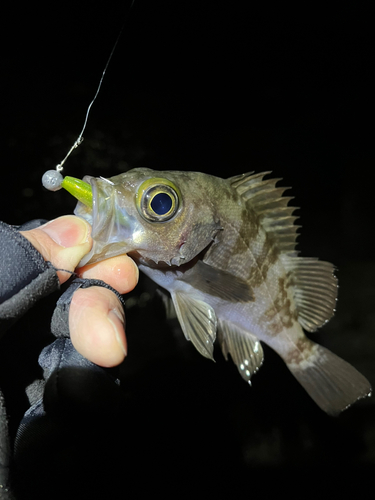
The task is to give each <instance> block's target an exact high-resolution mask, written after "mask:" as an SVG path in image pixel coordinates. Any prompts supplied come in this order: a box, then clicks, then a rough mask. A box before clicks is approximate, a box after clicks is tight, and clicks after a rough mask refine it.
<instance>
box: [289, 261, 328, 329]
mask: <svg viewBox="0 0 375 500" xmlns="http://www.w3.org/2000/svg"><path fill="white" fill-rule="evenodd" d="M282 260H283V263H284V267H285V269H286V271H287V273H288V274H289V279H290V282H291V285H292V286H293V288H294V300H295V303H296V306H297V311H298V321H299V323H300V324H301V326H302V327H303V328H304V329H305V330H307V331H308V332H314V331H315V330H317V329H318V328H320V327H321V326H323V325H324V324H325V323H327V321H329V320H330V319H331V318H332V316H333V315H334V313H335V307H336V299H337V278H336V276H335V274H334V271H335V268H334V266H333V264H331V263H329V262H324V261H321V260H319V259H316V258H307V257H290V256H283V258H282Z"/></svg>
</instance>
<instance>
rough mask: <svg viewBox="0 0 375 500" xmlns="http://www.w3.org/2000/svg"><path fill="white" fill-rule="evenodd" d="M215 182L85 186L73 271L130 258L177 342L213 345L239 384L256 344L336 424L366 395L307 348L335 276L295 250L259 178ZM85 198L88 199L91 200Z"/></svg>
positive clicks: (199, 176)
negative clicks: (172, 316) (151, 286)
mask: <svg viewBox="0 0 375 500" xmlns="http://www.w3.org/2000/svg"><path fill="white" fill-rule="evenodd" d="M268 173H269V172H266V173H260V174H253V173H249V174H243V175H237V176H235V177H231V178H229V179H221V178H218V177H214V176H211V175H206V174H203V173H199V172H177V171H165V172H155V171H153V170H150V169H147V168H136V169H133V170H130V171H129V172H126V173H124V174H121V175H117V176H116V177H112V178H111V179H104V178H99V179H96V178H93V177H86V178H85V179H84V180H85V181H86V182H87V183H89V184H90V185H91V190H92V198H90V201H89V202H86V203H82V202H79V203H78V205H77V208H76V210H75V213H76V214H77V215H79V216H82V217H83V218H84V219H86V220H87V221H88V222H89V223H90V224H92V227H93V231H92V236H93V239H94V245H93V249H92V251H91V253H90V254H89V256H87V258H86V259H85V261H83V262H82V264H85V263H88V262H90V263H92V262H95V261H98V260H102V259H104V258H108V257H111V256H114V255H119V254H122V253H128V254H129V255H130V256H131V257H132V258H133V259H134V260H135V262H136V263H137V264H138V266H139V268H140V270H141V271H143V272H144V273H145V274H146V275H147V276H149V277H150V278H151V279H152V280H153V281H155V282H156V283H157V284H158V285H160V286H161V287H163V288H164V289H166V290H168V292H169V293H170V295H171V298H172V301H173V304H174V307H175V310H176V314H177V317H178V320H179V322H180V325H181V328H182V330H183V332H184V334H185V337H186V338H187V339H188V340H191V342H192V343H193V344H194V346H195V347H196V348H197V350H198V351H199V352H200V353H201V354H202V355H203V356H205V357H207V358H213V348H214V342H215V339H216V337H217V338H218V341H219V344H220V346H221V349H222V351H223V353H224V356H225V357H226V358H228V354H230V356H231V358H232V360H233V361H234V363H235V364H236V365H237V368H238V370H239V372H240V374H241V376H242V378H244V379H245V380H246V381H247V382H249V383H250V379H251V377H252V375H253V374H254V373H256V372H257V371H258V369H259V368H260V366H261V365H262V363H263V350H262V344H261V342H265V343H266V344H267V345H269V346H270V347H271V348H272V349H273V350H274V351H276V352H277V353H278V354H279V355H280V356H281V357H282V359H283V360H284V361H285V363H286V365H287V367H288V368H289V370H290V371H291V372H292V374H293V375H294V376H295V377H296V379H297V380H298V381H299V383H300V384H301V385H302V386H303V387H304V388H305V389H306V391H307V392H308V393H309V395H310V396H311V397H312V399H313V400H314V401H315V402H316V403H317V404H318V405H319V406H320V408H322V409H323V410H324V411H326V412H327V413H329V414H331V415H335V414H338V413H339V412H340V411H342V410H344V409H345V408H347V407H348V406H349V405H351V404H352V403H354V402H355V401H356V400H358V399H359V398H362V397H364V396H367V395H370V392H371V386H370V384H369V382H368V381H367V380H366V378H365V377H363V376H362V375H361V374H360V373H359V372H358V371H357V370H356V369H355V368H353V367H352V366H351V365H350V364H348V363H347V362H346V361H344V360H342V359H341V358H339V357H338V356H336V355H335V354H333V353H332V352H330V351H329V350H328V349H326V348H324V347H322V346H320V345H318V344H316V343H315V342H313V341H311V340H309V339H308V338H307V337H306V336H305V334H304V331H303V329H304V330H306V331H307V332H314V331H315V330H317V329H318V328H320V327H321V326H322V325H324V324H325V323H326V322H327V321H328V320H329V319H330V318H331V317H332V316H333V314H334V311H335V304H336V296H337V279H336V277H335V275H334V266H333V265H332V264H330V263H328V262H322V261H320V260H318V259H316V258H305V257H299V256H298V252H297V251H296V250H295V246H296V233H297V229H298V226H296V225H295V224H294V222H295V219H297V217H295V216H293V212H294V210H295V208H294V207H289V206H288V203H289V201H290V199H291V198H289V197H285V196H283V193H284V191H285V189H286V188H280V187H276V183H277V181H278V180H279V179H277V180H275V179H268V180H264V176H265V175H266V174H268ZM91 190H90V196H91Z"/></svg>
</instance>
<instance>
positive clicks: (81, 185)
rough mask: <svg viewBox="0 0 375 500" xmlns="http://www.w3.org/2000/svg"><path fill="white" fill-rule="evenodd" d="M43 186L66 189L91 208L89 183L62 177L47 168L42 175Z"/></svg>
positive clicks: (50, 189) (51, 189)
mask: <svg viewBox="0 0 375 500" xmlns="http://www.w3.org/2000/svg"><path fill="white" fill-rule="evenodd" d="M42 184H43V186H44V187H45V188H46V189H48V190H49V191H58V190H59V189H61V188H64V189H66V190H67V191H68V192H69V193H70V194H71V195H73V196H74V197H75V198H77V200H78V201H80V202H81V203H83V204H84V205H86V206H87V207H89V208H92V189H91V186H90V184H88V183H87V182H85V181H82V180H81V179H76V178H75V177H69V176H68V175H67V176H66V177H63V176H62V175H61V173H60V172H58V171H57V170H48V171H47V172H45V174H44V175H43V177H42Z"/></svg>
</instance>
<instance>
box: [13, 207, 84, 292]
mask: <svg viewBox="0 0 375 500" xmlns="http://www.w3.org/2000/svg"><path fill="white" fill-rule="evenodd" d="M90 232H91V226H90V225H89V224H88V223H87V222H86V221H84V220H83V219H80V218H79V217H75V216H74V215H65V216H63V217H59V218H58V219H55V220H53V221H50V222H47V224H44V225H43V226H40V227H38V228H37V229H32V230H30V231H21V234H22V235H23V236H24V237H25V238H27V239H28V240H29V241H30V243H31V244H32V245H33V246H34V247H35V248H36V249H37V250H38V251H39V252H40V253H41V254H42V256H43V258H44V260H46V261H49V262H51V263H52V265H53V266H54V267H55V268H56V269H66V270H67V271H74V269H75V268H76V267H77V265H78V263H79V261H80V260H81V259H82V258H83V256H84V255H86V254H87V253H88V252H89V251H90V249H91V246H92V239H91V237H90ZM57 275H58V277H59V279H60V283H64V281H66V280H67V279H68V278H69V276H68V275H67V273H64V272H58V273H57Z"/></svg>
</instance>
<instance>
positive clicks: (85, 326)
mask: <svg viewBox="0 0 375 500" xmlns="http://www.w3.org/2000/svg"><path fill="white" fill-rule="evenodd" d="M90 233H91V227H90V225H89V224H88V223H87V222H85V221H84V220H83V219H80V218H78V217H75V216H74V215H67V216H63V217H59V218H58V219H55V220H53V221H51V222H47V224H44V225H43V226H40V227H38V228H37V229H32V230H30V231H22V232H21V234H22V235H23V236H24V237H25V238H27V239H28V240H29V241H30V243H31V244H32V245H33V246H34V247H35V248H36V249H37V250H38V251H39V252H40V253H41V254H42V256H43V258H44V259H45V260H46V261H49V262H51V263H52V264H53V266H54V267H55V268H56V269H66V270H67V271H72V272H73V271H75V272H76V274H77V275H78V276H79V277H81V278H90V279H100V280H103V281H105V282H106V283H108V284H109V285H110V286H112V287H113V288H115V289H116V290H117V291H118V292H119V293H120V294H123V293H127V292H130V291H131V290H133V288H134V287H135V285H136V284H137V282H138V268H137V266H136V265H135V263H134V261H133V260H132V259H131V258H130V257H128V256H127V255H120V256H118V257H112V258H110V259H106V260H104V261H102V262H98V263H96V264H92V265H88V266H84V267H81V268H78V269H76V266H77V265H78V264H79V262H80V260H81V259H82V258H83V256H84V255H86V254H87V253H88V252H89V251H90V249H91V246H92V239H91V236H90ZM57 275H58V277H59V280H60V283H64V282H65V281H67V280H68V279H69V277H70V274H69V273H67V272H64V271H58V272H57ZM124 324H125V317H124V312H123V308H122V305H121V303H120V301H119V299H118V298H117V297H116V295H115V294H114V293H113V292H111V290H109V289H107V288H102V287H97V286H93V287H90V288H85V289H78V290H77V291H76V292H74V295H73V298H72V301H71V304H70V309H69V330H70V337H71V340H72V343H73V345H74V347H75V348H76V349H77V351H78V352H80V353H81V354H82V355H83V356H84V357H85V358H87V359H89V360H90V361H92V362H93V363H96V364H98V365H100V366H104V367H111V366H116V365H118V364H120V363H121V362H122V361H123V360H124V358H125V356H126V352H127V344H126V336H125V329H124Z"/></svg>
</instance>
